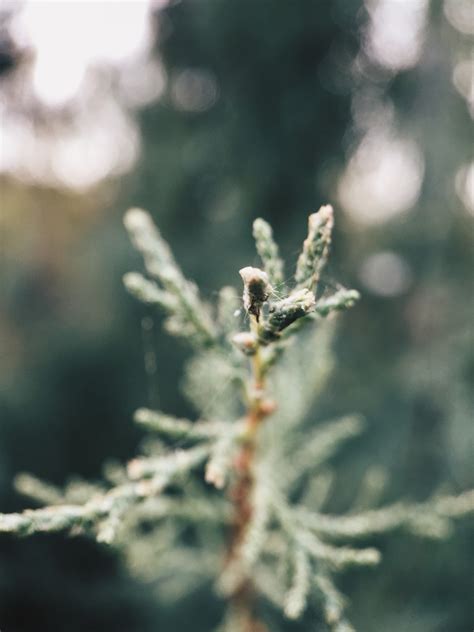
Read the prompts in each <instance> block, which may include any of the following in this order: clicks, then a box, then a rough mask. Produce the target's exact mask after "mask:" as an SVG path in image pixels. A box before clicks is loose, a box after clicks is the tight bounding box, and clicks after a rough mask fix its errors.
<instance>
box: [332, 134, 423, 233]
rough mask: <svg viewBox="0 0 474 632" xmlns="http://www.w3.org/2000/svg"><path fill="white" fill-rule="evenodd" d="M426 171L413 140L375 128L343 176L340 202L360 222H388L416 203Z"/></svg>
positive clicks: (361, 145)
mask: <svg viewBox="0 0 474 632" xmlns="http://www.w3.org/2000/svg"><path fill="white" fill-rule="evenodd" d="M423 175H424V160H423V156H422V154H421V151H420V149H419V147H418V145H417V144H416V143H415V142H414V141H413V140H411V139H408V138H401V137H397V136H395V135H394V134H391V133H390V131H389V130H386V129H382V128H381V129H374V130H373V131H371V132H369V133H368V134H366V136H365V137H364V138H363V140H362V142H361V143H360V145H359V146H358V147H357V149H356V150H355V152H354V154H353V155H352V157H351V158H350V160H349V163H348V166H347V168H346V170H345V172H344V173H343V175H342V177H341V179H340V180H339V184H338V197H339V202H340V204H341V206H342V207H343V208H344V210H345V211H346V213H347V214H348V215H350V216H351V217H352V218H353V219H354V220H355V221H356V222H359V223H361V224H377V223H380V222H384V221H387V220H390V219H392V218H393V217H395V216H396V215H398V214H399V213H403V212H405V211H407V210H409V209H410V208H412V207H413V206H414V205H415V203H416V201H417V199H418V196H419V193H420V188H421V184H422V181H423Z"/></svg>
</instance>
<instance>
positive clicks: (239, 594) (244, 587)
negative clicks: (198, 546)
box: [226, 349, 274, 632]
mask: <svg viewBox="0 0 474 632" xmlns="http://www.w3.org/2000/svg"><path fill="white" fill-rule="evenodd" d="M252 368H253V378H254V379H253V387H252V395H251V397H250V404H249V410H248V413H247V417H246V423H245V429H244V437H245V439H244V442H243V444H242V447H241V449H240V451H239V453H238V454H237V456H236V458H235V461H234V468H235V473H236V481H235V484H234V486H233V488H232V489H231V492H230V499H231V501H232V503H233V506H234V521H233V525H232V530H231V537H230V543H229V548H228V553H227V559H226V563H227V564H230V563H232V562H233V561H234V560H235V559H236V558H237V556H238V555H239V551H240V547H241V544H242V541H243V539H244V537H245V533H246V530H247V528H248V525H249V523H250V520H251V518H252V511H253V507H252V495H253V490H254V461H255V452H256V440H257V433H258V429H259V427H260V424H261V423H262V421H263V420H264V419H265V417H267V416H268V415H270V414H271V413H272V412H273V410H274V405H273V403H272V402H269V401H268V400H265V399H264V397H263V395H264V388H265V383H264V376H263V372H262V362H261V357H260V350H259V349H257V353H256V354H255V355H254V356H253V361H252ZM231 604H232V606H233V607H234V608H235V609H236V610H237V612H238V615H239V618H240V619H241V620H242V632H268V629H267V628H266V626H265V625H264V624H263V623H261V622H260V621H259V620H258V619H257V618H256V616H255V590H254V586H253V582H252V579H251V578H250V577H245V578H243V579H242V581H241V582H240V584H239V585H238V586H237V588H236V589H235V590H234V593H233V594H232V596H231Z"/></svg>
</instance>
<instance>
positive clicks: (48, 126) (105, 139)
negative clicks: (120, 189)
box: [0, 0, 166, 190]
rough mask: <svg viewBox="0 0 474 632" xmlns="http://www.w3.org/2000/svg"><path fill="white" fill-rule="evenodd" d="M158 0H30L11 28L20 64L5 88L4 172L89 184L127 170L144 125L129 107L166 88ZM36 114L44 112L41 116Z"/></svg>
mask: <svg viewBox="0 0 474 632" xmlns="http://www.w3.org/2000/svg"><path fill="white" fill-rule="evenodd" d="M158 4H164V1H163V0H161V2H156V1H155V2H152V1H151V0H134V1H133V2H132V1H123V2H122V1H117V0H115V1H114V0H101V1H100V2H92V1H77V0H76V1H74V0H61V1H50V2H46V1H40V0H27V1H26V2H25V3H23V5H22V7H21V8H20V10H19V11H18V13H17V14H16V15H15V16H14V18H13V21H12V24H11V27H10V34H11V36H12V38H13V40H14V41H15V43H16V45H17V46H18V48H19V49H20V50H26V51H28V55H27V56H26V59H25V61H24V62H23V64H22V65H21V66H20V67H19V68H18V69H17V70H16V71H15V73H13V75H12V76H10V77H8V78H7V80H5V81H4V84H3V86H2V92H1V93H0V116H1V117H2V142H1V143H0V172H2V171H3V172H9V173H12V174H14V175H15V176H16V177H20V178H22V179H23V180H25V181H27V182H32V183H34V184H44V185H46V186H59V187H62V186H64V187H68V188H72V189H78V190H83V189H87V188H90V187H92V186H94V185H96V184H98V183H99V182H101V181H102V180H104V179H105V178H107V177H108V176H116V175H119V174H122V173H124V172H126V171H127V170H129V169H130V168H131V167H132V166H133V164H134V162H135V160H136V158H137V156H138V152H139V135H138V131H137V129H136V125H135V123H134V121H133V119H132V117H131V116H130V115H129V114H128V112H127V109H126V108H134V107H139V106H142V105H144V104H146V103H150V102H151V101H153V100H155V99H157V98H159V97H160V95H161V94H162V93H163V91H164V86H165V81H166V78H165V76H164V72H163V70H162V68H161V65H160V63H159V61H157V60H156V59H154V58H153V56H152V45H153V40H154V34H153V28H152V21H151V19H150V13H151V9H152V8H153V7H156V6H157V5H158ZM37 115H38V116H37Z"/></svg>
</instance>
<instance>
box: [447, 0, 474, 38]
mask: <svg viewBox="0 0 474 632" xmlns="http://www.w3.org/2000/svg"><path fill="white" fill-rule="evenodd" d="M444 15H445V16H446V18H447V19H448V21H449V22H450V23H451V24H452V26H454V28H455V29H456V30H458V31H459V32H460V33H464V34H465V35H474V6H473V4H472V0H444Z"/></svg>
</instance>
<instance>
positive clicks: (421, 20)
mask: <svg viewBox="0 0 474 632" xmlns="http://www.w3.org/2000/svg"><path fill="white" fill-rule="evenodd" d="M366 6H367V10H368V12H369V15H370V25H369V28H368V32H367V39H366V52H367V53H368V55H369V56H370V57H371V58H372V59H373V60H374V61H376V62H377V63H379V64H380V65H381V66H384V67H385V68H388V69H390V70H395V71H398V70H403V69H405V68H411V67H413V66H414V65H415V64H416V62H417V61H418V59H419V58H420V54H421V50H422V47H423V43H424V30H425V26H426V18H427V9H428V1H427V0H366Z"/></svg>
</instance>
